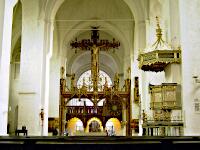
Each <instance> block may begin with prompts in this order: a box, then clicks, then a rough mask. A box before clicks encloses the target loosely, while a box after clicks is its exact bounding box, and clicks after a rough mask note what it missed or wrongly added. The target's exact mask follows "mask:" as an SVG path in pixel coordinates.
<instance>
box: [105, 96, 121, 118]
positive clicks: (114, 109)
mask: <svg viewBox="0 0 200 150" xmlns="http://www.w3.org/2000/svg"><path fill="white" fill-rule="evenodd" d="M108 110H109V114H110V115H111V116H118V115H120V114H121V113H122V105H121V102H120V101H119V100H112V101H109V102H108Z"/></svg>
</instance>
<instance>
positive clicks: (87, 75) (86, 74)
mask: <svg viewBox="0 0 200 150" xmlns="http://www.w3.org/2000/svg"><path fill="white" fill-rule="evenodd" d="M83 80H85V84H86V86H87V88H88V90H89V91H93V87H92V78H91V70H88V71H86V72H84V73H83V74H82V75H81V76H80V77H79V79H78V81H77V87H78V88H80V87H81V86H82V85H83ZM106 80H107V83H108V86H111V85H112V80H111V78H110V77H109V76H108V74H107V73H105V72H104V71H102V70H100V71H99V83H98V90H99V91H102V90H103V89H102V88H103V85H104V84H105V81H106Z"/></svg>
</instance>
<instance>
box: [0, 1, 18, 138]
mask: <svg viewBox="0 0 200 150" xmlns="http://www.w3.org/2000/svg"><path fill="white" fill-rule="evenodd" d="M16 3H17V0H9V1H8V0H1V1H0V83H1V84H0V122H1V126H0V135H6V134H7V121H8V100H9V76H10V73H9V72H10V56H11V54H10V53H11V37H12V36H11V34H12V18H13V7H14V5H15V4H16Z"/></svg>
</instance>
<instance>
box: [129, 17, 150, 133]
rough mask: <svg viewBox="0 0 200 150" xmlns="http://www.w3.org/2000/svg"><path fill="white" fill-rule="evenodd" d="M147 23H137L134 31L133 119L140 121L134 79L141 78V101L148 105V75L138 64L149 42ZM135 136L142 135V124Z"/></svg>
mask: <svg viewBox="0 0 200 150" xmlns="http://www.w3.org/2000/svg"><path fill="white" fill-rule="evenodd" d="M147 25H148V24H147V22H146V21H144V20H140V21H137V22H135V30H134V53H133V57H132V63H131V98H132V101H131V103H132V119H139V118H140V108H139V107H140V106H139V105H140V104H139V103H135V102H134V98H133V97H134V86H135V82H134V80H135V79H134V78H135V76H138V77H139V94H140V96H141V97H140V99H141V100H142V104H144V103H146V101H145V97H146V92H145V89H147V87H146V86H145V85H144V83H145V81H146V75H145V73H144V72H142V71H141V70H139V67H138V66H139V65H138V64H139V62H138V60H137V59H138V55H139V52H140V51H141V50H143V49H144V48H145V46H146V43H145V41H146V40H147V37H146V34H147V33H146V28H147ZM133 135H142V128H141V123H140V125H139V134H138V133H133Z"/></svg>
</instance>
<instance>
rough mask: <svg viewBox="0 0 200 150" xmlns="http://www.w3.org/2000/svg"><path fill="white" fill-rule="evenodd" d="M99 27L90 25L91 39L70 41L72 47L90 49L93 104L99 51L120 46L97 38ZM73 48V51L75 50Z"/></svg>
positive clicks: (116, 42) (117, 43)
mask: <svg viewBox="0 0 200 150" xmlns="http://www.w3.org/2000/svg"><path fill="white" fill-rule="evenodd" d="M98 28H99V27H92V30H91V39H83V40H81V41H77V38H76V39H75V41H72V42H71V43H70V45H71V47H72V48H73V49H76V50H77V49H80V50H85V51H87V50H90V51H91V78H92V83H93V95H94V96H93V103H94V106H96V105H97V102H98V81H99V51H108V50H110V49H115V48H118V47H119V46H120V43H119V42H118V41H115V39H114V38H113V41H109V40H105V39H101V40H100V39H99V32H98V31H99V30H98ZM76 50H75V52H76Z"/></svg>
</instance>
